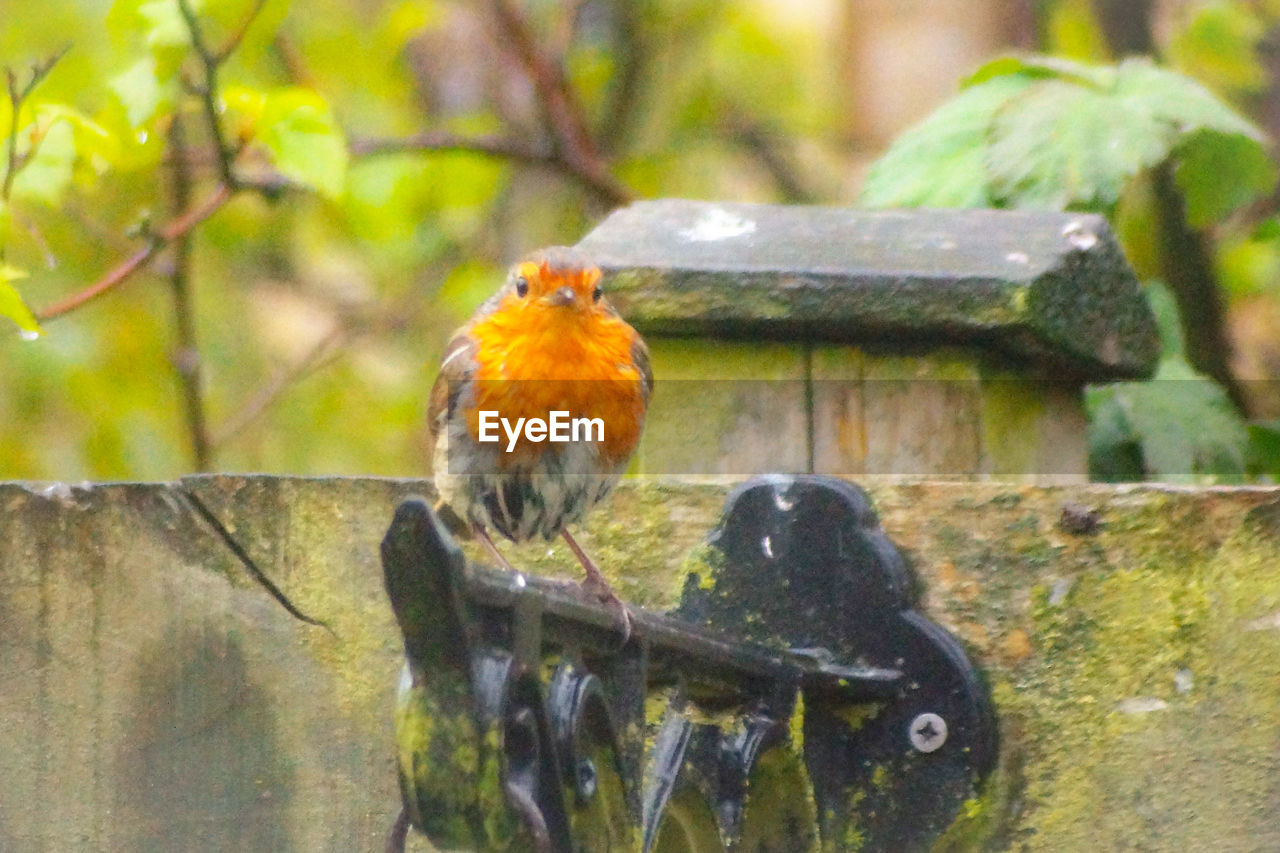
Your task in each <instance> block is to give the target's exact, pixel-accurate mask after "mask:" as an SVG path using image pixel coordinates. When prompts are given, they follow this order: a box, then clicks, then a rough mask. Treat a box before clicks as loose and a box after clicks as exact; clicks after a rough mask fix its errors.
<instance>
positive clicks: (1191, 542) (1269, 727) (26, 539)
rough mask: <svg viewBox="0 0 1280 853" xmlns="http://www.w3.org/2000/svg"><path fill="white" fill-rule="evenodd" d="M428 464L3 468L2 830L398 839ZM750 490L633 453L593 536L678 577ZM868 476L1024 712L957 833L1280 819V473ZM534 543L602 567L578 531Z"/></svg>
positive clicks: (662, 602)
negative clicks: (403, 544) (644, 473)
mask: <svg viewBox="0 0 1280 853" xmlns="http://www.w3.org/2000/svg"><path fill="white" fill-rule="evenodd" d="M423 491H426V486H425V484H424V483H422V482H416V481H407V480H374V479H301V478H273V477H240V476H219V477H209V478H194V479H189V480H185V481H183V482H181V483H177V484H121V485H98V486H94V487H85V488H81V487H67V486H54V487H41V486H34V485H21V484H0V780H3V784H0V850H4V851H6V853H7V851H15V853H27V851H59V853H65V851H171V850H196V849H199V850H218V851H224V850H225V851H265V850H270V851H308V853H311V851H375V850H379V849H380V845H381V842H382V838H383V833H384V831H385V829H386V827H387V826H388V824H389V822H390V820H391V818H392V817H393V815H394V813H395V811H396V807H397V797H398V793H397V791H396V786H395V773H394V767H393V763H392V755H393V749H392V743H391V709H392V696H393V692H394V688H395V683H396V680H397V677H398V670H399V665H400V656H401V650H400V647H399V636H398V634H397V631H396V628H395V625H394V622H393V620H392V617H391V613H390V610H389V607H388V605H387V603H386V601H385V596H384V594H383V591H382V586H381V583H382V582H381V573H380V571H379V566H378V562H377V544H378V541H379V540H380V538H381V536H382V534H383V532H384V529H385V526H386V524H387V522H388V520H389V518H390V515H391V512H392V510H393V508H394V506H395V505H396V503H397V502H398V501H399V500H400V499H401V498H402V497H403V496H405V495H407V494H410V493H414V492H419V493H420V492H423ZM724 493H725V487H723V486H719V485H706V484H703V485H693V484H676V483H667V482H652V481H650V482H633V483H628V484H625V485H624V486H623V487H622V488H621V489H620V491H619V492H618V494H617V495H616V496H615V497H614V498H613V499H612V500H611V502H610V503H609V504H608V505H607V508H605V509H602V510H601V511H599V512H597V513H596V514H595V515H594V516H593V518H592V519H591V524H589V525H588V528H589V529H588V530H587V531H586V532H585V533H584V536H583V540H584V544H585V545H586V546H587V547H588V548H589V549H590V550H592V551H593V553H594V554H595V555H596V556H597V557H598V559H599V560H600V561H601V562H602V564H603V565H604V566H605V568H606V570H607V571H608V572H609V573H610V574H611V575H612V578H613V580H614V582H615V585H616V586H617V587H618V588H619V590H620V592H622V593H623V595H624V596H625V597H627V598H628V599H630V600H632V601H635V602H638V603H641V604H644V605H648V606H658V607H665V606H669V605H670V604H672V603H673V602H674V601H675V598H676V596H677V594H678V590H679V587H680V583H681V580H682V572H681V564H682V560H683V557H684V555H685V553H686V552H687V551H688V549H689V548H690V547H691V546H692V545H693V544H695V543H696V542H697V541H699V540H700V539H701V537H702V536H703V535H704V534H705V532H706V531H707V529H708V528H709V527H710V526H711V525H712V524H713V523H714V521H715V519H716V517H717V515H718V511H719V506H720V503H721V501H722V500H723V496H724ZM871 494H872V497H873V499H874V501H875V503H876V505H877V508H878V510H879V511H880V513H881V516H882V520H883V523H884V525H885V528H886V530H887V532H888V533H889V535H890V537H891V538H892V539H893V540H894V541H895V542H896V543H897V544H898V545H899V546H900V547H901V548H902V549H903V550H904V552H905V554H906V555H907V557H908V559H909V561H910V562H911V564H912V565H913V566H914V568H915V570H916V571H917V572H918V574H919V576H920V580H921V591H922V594H923V601H924V605H925V609H926V610H927V612H928V613H929V614H930V616H931V618H934V619H936V620H938V621H939V622H941V623H942V624H943V625H945V626H947V627H948V628H950V629H951V630H952V631H954V632H955V633H956V634H957V635H958V636H959V637H960V638H961V639H962V640H963V641H964V642H965V643H966V646H967V648H968V649H969V651H970V654H971V656H972V657H973V658H974V659H975V660H976V661H977V662H979V663H980V664H981V665H982V666H983V667H984V668H985V669H986V671H987V674H988V677H989V679H990V682H991V685H992V690H993V693H994V696H995V699H996V702H997V705H998V708H999V712H1000V716H1001V730H1002V751H1001V756H1002V758H1001V766H1000V770H999V771H998V772H997V774H996V776H995V778H994V779H993V780H992V783H991V785H990V786H989V789H988V791H987V793H986V794H985V795H984V796H983V797H982V798H981V799H980V800H979V801H975V802H974V803H973V804H971V808H969V809H967V810H966V812H967V817H966V818H964V819H963V820H962V821H961V822H960V824H959V825H957V827H956V828H955V833H954V837H953V839H952V841H953V846H952V847H951V848H949V849H957V850H979V849H991V850H1001V849H1010V848H1013V849H1026V850H1044V851H1078V850H1085V849H1105V850H1121V849H1143V850H1149V851H1185V850H1202V849H1217V850H1230V851H1253V850H1257V851H1265V850H1275V849H1280V834H1278V833H1280V830H1278V829H1277V824H1276V822H1275V814H1276V809H1277V808H1278V807H1280V800H1278V799H1277V794H1276V790H1277V788H1276V784H1275V780H1276V779H1277V778H1280V714H1277V713H1276V711H1275V709H1276V708H1277V707H1280V572H1276V570H1275V567H1276V565H1277V564H1280V489H1164V488H1160V487H1132V488H1131V487H1104V486H1078V487H1061V488H1047V487H1033V486H1013V485H1007V484H995V483H987V484H914V485H912V484H905V485H889V484H878V485H875V486H873V487H872V488H871ZM1064 506H1072V507H1073V509H1072V512H1070V513H1069V515H1070V518H1071V521H1070V522H1069V523H1068V524H1067V526H1066V527H1064V526H1062V525H1061V523H1060V521H1061V518H1062V512H1063V508H1064ZM199 507H203V508H204V510H206V511H207V513H206V512H202V511H201V509H200V508H199ZM1084 510H1090V511H1093V512H1096V514H1097V516H1096V519H1097V522H1098V526H1097V527H1096V529H1091V525H1092V522H1091V518H1092V516H1089V515H1088V514H1087V513H1085V512H1084ZM210 519H216V522H217V524H216V526H215V524H214V523H213V522H211V520H210ZM218 528H221V530H219V529H218ZM232 542H234V543H235V547H232V545H231V544H230V543H232ZM237 549H238V551H239V552H240V553H237ZM511 555H512V558H513V560H514V561H516V562H517V563H520V564H523V565H527V566H529V568H530V569H531V570H533V571H536V572H539V573H543V574H547V573H558V574H561V575H567V576H575V575H576V569H575V567H574V564H573V562H572V559H571V558H570V557H569V556H568V555H567V554H566V553H564V551H563V549H562V548H561V547H559V546H556V547H554V548H552V549H548V546H546V545H534V546H529V547H527V548H524V549H516V550H513V551H512V552H511ZM246 560H248V561H250V562H251V563H252V564H253V566H255V567H256V568H257V569H258V570H260V571H261V572H262V573H263V574H264V575H266V576H267V577H269V578H270V579H271V580H272V581H273V582H274V583H275V584H277V585H278V586H279V588H280V590H281V591H282V592H283V594H284V595H285V596H286V597H287V599H288V601H290V602H291V603H292V605H294V606H295V607H296V608H297V609H299V610H300V611H302V612H303V613H306V614H309V615H311V616H313V617H316V618H318V619H321V620H324V621H325V622H326V623H328V625H329V628H328V629H326V628H321V627H315V626H312V625H309V624H306V623H305V622H303V621H301V620H299V619H298V618H296V617H295V616H293V615H291V614H290V613H288V612H287V611H286V610H285V608H284V607H283V606H281V604H280V603H279V602H277V601H276V600H275V599H274V598H273V597H272V596H271V595H270V594H269V593H268V591H267V590H266V589H265V588H264V587H263V585H262V584H261V583H259V582H258V581H256V580H254V579H253V577H252V575H251V572H250V571H249V570H248V568H247V566H246V563H245V561H246ZM413 849H416V850H420V851H421V850H425V849H426V847H425V846H424V845H422V844H421V843H418V844H417V846H416V847H415V848H413Z"/></svg>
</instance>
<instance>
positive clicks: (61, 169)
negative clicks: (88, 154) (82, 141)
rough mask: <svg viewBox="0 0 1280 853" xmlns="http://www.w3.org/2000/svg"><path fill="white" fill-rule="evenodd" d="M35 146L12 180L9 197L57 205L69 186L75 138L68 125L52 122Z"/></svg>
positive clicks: (62, 122)
mask: <svg viewBox="0 0 1280 853" xmlns="http://www.w3.org/2000/svg"><path fill="white" fill-rule="evenodd" d="M38 146H39V147H37V148H36V151H35V155H34V156H33V157H31V159H30V160H29V161H27V163H26V164H25V165H24V166H23V167H22V171H20V172H18V176H17V177H16V178H14V180H13V194H12V197H13V198H15V199H24V200H28V201H39V202H44V203H45V204H49V205H56V204H58V203H59V202H60V201H61V200H62V196H63V194H64V193H66V191H67V187H68V186H70V185H71V174H72V169H73V167H74V166H75V159H76V146H75V134H74V132H73V131H72V129H71V123H70V122H68V121H65V120H56V121H54V122H53V123H52V124H51V125H49V128H48V130H46V131H45V133H44V136H43V137H41V138H40V141H39V142H38Z"/></svg>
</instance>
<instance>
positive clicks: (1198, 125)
mask: <svg viewBox="0 0 1280 853" xmlns="http://www.w3.org/2000/svg"><path fill="white" fill-rule="evenodd" d="M1047 8H1048V14H1047V16H1046V21H1045V29H1046V32H1047V39H1046V40H1047V41H1048V43H1049V46H1050V47H1051V48H1054V49H1055V50H1056V52H1057V53H1058V54H1059V55H1058V56H1017V57H1013V56H1011V57H1005V58H1000V59H996V60H993V61H991V62H989V63H987V64H986V65H984V66H983V67H981V68H980V69H978V71H977V72H975V73H974V74H973V75H972V76H971V77H970V78H969V79H968V80H966V81H965V82H964V84H963V86H962V90H961V92H960V93H959V94H958V95H957V96H956V97H955V98H953V99H952V100H950V101H949V102H947V103H946V104H944V105H943V106H942V107H941V108H939V109H938V110H937V111H936V112H934V113H933V114H932V115H931V116H929V117H928V118H926V119H925V120H924V121H923V122H921V123H920V124H918V125H917V126H916V127H914V128H912V129H910V130H908V131H907V132H906V133H904V134H903V135H902V136H901V137H900V138H899V139H898V140H896V141H895V142H894V144H893V145H892V146H891V147H890V148H889V150H888V151H887V152H886V153H885V154H884V156H883V157H882V158H880V159H879V160H878V161H877V162H876V163H875V164H874V165H873V166H872V168H871V170H870V172H869V174H868V176H867V180H866V183H865V185H864V187H863V191H862V201H863V203H864V204H867V205H870V206H875V207H886V206H934V207H954V206H961V207H963V206H983V207H1030V208H1046V209H1054V210H1088V211H1094V212H1098V213H1102V214H1104V215H1106V216H1108V217H1109V218H1110V219H1111V221H1112V224H1113V226H1114V227H1115V229H1116V231H1117V235H1118V236H1119V238H1120V240H1121V242H1122V243H1123V244H1124V246H1125V250H1126V253H1127V254H1128V256H1129V258H1130V260H1131V261H1132V262H1133V264H1134V266H1135V268H1136V269H1137V270H1138V272H1139V274H1140V275H1142V276H1143V277H1144V278H1146V279H1147V289H1148V293H1149V295H1150V297H1151V301H1152V305H1153V308H1154V309H1155V312H1156V315H1157V318H1158V319H1159V321H1160V327H1161V337H1162V341H1163V344H1164V351H1163V357H1162V359H1161V363H1160V367H1159V370H1158V372H1157V374H1156V376H1155V379H1154V381H1152V382H1142V383H1117V384H1114V385H1109V386H1101V387H1095V388H1091V389H1089V390H1088V392H1087V394H1086V403H1087V407H1088V410H1089V415H1090V435H1089V444H1090V471H1091V475H1092V477H1093V478H1095V479H1102V480H1141V479H1148V478H1150V479H1163V480H1179V479H1188V478H1190V479H1208V480H1212V481H1239V480H1243V479H1248V478H1256V477H1261V478H1264V479H1273V478H1274V477H1275V476H1276V472H1277V471H1278V470H1280V455H1277V454H1280V439H1277V436H1278V435H1280V433H1278V432H1277V430H1276V424H1275V422H1272V421H1265V420H1258V421H1255V422H1252V423H1250V422H1248V421H1247V414H1248V413H1247V411H1242V409H1245V407H1246V406H1248V405H1249V404H1254V405H1257V404H1258V403H1259V400H1258V399H1245V394H1244V392H1243V391H1241V390H1240V389H1241V383H1238V381H1237V380H1238V377H1236V376H1234V375H1233V373H1232V370H1233V368H1232V367H1231V365H1230V364H1229V358H1228V357H1227V354H1226V353H1225V352H1223V351H1222V350H1225V349H1226V347H1227V346H1229V343H1228V342H1229V339H1230V335H1229V333H1228V330H1227V329H1225V328H1221V327H1218V326H1216V325H1215V326H1214V327H1213V328H1209V329H1207V330H1206V329H1204V328H1203V324H1206V323H1208V324H1211V325H1212V324H1218V323H1220V322H1222V321H1220V320H1219V319H1218V317H1217V316H1216V314H1214V312H1213V311H1210V310H1206V311H1205V312H1204V313H1205V315H1206V316H1200V314H1199V308H1200V307H1201V306H1209V308H1213V306H1215V305H1216V304H1218V302H1219V301H1220V299H1221V296H1220V293H1219V292H1220V291H1225V295H1226V297H1227V298H1228V299H1230V298H1232V297H1240V296H1249V295H1259V294H1262V295H1266V296H1267V297H1268V298H1270V299H1273V300H1274V299H1276V298H1277V297H1280V279H1278V277H1277V274H1278V273H1280V225H1278V224H1277V219H1276V216H1275V215H1274V206H1275V202H1274V200H1273V199H1272V197H1271V195H1270V194H1271V193H1272V192H1273V191H1274V190H1275V187H1276V180H1277V169H1276V165H1275V163H1274V161H1273V155H1272V148H1271V141H1270V140H1269V139H1268V138H1267V136H1266V135H1265V134H1264V133H1263V132H1262V131H1261V130H1260V129H1259V128H1258V127H1257V126H1256V125H1255V124H1254V123H1253V122H1251V121H1249V120H1247V119H1246V118H1244V117H1243V116H1242V114H1241V112H1240V109H1241V108H1245V107H1250V106H1252V107H1254V108H1257V109H1260V107H1259V105H1258V102H1257V97H1258V96H1259V94H1260V93H1261V92H1262V90H1263V89H1264V87H1265V86H1266V85H1267V84H1268V83H1270V85H1273V86H1275V85H1280V82H1278V81H1276V80H1274V79H1269V77H1268V73H1267V67H1266V62H1267V61H1268V60H1267V52H1266V51H1267V48H1266V46H1265V44H1264V38H1265V37H1266V35H1267V34H1268V33H1269V32H1273V31H1274V32H1280V4H1276V3H1216V2H1211V3H1201V4H1189V7H1188V13H1187V16H1186V17H1185V18H1184V19H1182V20H1181V21H1180V24H1181V25H1180V26H1179V27H1178V28H1176V29H1175V31H1174V32H1173V35H1172V37H1171V39H1170V44H1169V45H1168V47H1167V50H1166V51H1165V52H1166V53H1167V58H1168V61H1169V62H1170V63H1171V64H1172V65H1173V66H1174V68H1169V67H1163V66H1161V65H1159V64H1157V63H1156V62H1154V61H1153V60H1152V59H1151V58H1149V57H1140V58H1128V59H1125V60H1123V61H1121V62H1116V63H1106V60H1107V59H1108V58H1109V57H1108V47H1107V42H1106V39H1105V37H1104V35H1103V33H1102V30H1101V27H1100V25H1099V22H1098V20H1097V19H1096V18H1095V11H1096V9H1095V6H1094V4H1092V3H1090V2H1087V0H1059V2H1056V3H1051V4H1048V7H1047ZM1134 14H1138V13H1137V12H1135V13H1134ZM1175 69H1178V70H1175ZM1191 75H1195V76H1194V77H1193V76H1191ZM1196 78H1199V79H1196ZM1170 178H1171V180H1169V179H1170ZM1161 180H1165V181H1166V184H1171V186H1169V187H1168V189H1167V191H1165V194H1164V195H1163V196H1162V194H1161V193H1162V190H1161V188H1160V187H1161V185H1160V181H1161ZM1170 194H1173V195H1170ZM1171 200H1172V201H1171ZM1170 235H1172V236H1170ZM1206 246H1207V248H1205V249H1203V251H1202V247H1206ZM1205 253H1207V254H1208V255H1209V261H1208V268H1207V269H1203V270H1200V269H1198V268H1197V267H1198V265H1199V266H1205V261H1204V260H1203V259H1202V255H1203V254H1205ZM1186 270H1192V272H1191V273H1189V274H1188V273H1186ZM1162 272H1166V273H1169V274H1171V275H1179V276H1180V277H1181V279H1182V280H1181V281H1180V284H1181V285H1182V286H1183V292H1182V293H1180V294H1179V297H1178V298H1175V296H1173V295H1171V293H1170V291H1169V289H1167V288H1166V286H1165V285H1164V284H1163V283H1162V282H1161V281H1159V278H1160V277H1161V273H1162ZM1197 288H1199V291H1198V292H1197ZM1180 312H1181V315H1180ZM1198 324H1200V325H1198ZM1188 329H1191V330H1192V331H1195V332H1196V333H1197V334H1199V335H1200V341H1201V351H1200V352H1199V353H1193V352H1191V351H1190V348H1189V346H1188V344H1187V341H1186V330H1188ZM1204 341H1208V345H1207V346H1206V345H1205V343H1204ZM1205 350H1210V352H1208V353H1207V354H1206V353H1205ZM1213 350H1216V352H1214V351H1213ZM1197 363H1203V364H1205V365H1207V366H1206V368H1205V369H1206V370H1209V369H1211V368H1214V369H1217V371H1218V372H1217V373H1215V374H1214V375H1215V377H1216V378H1217V379H1218V381H1219V382H1223V385H1219V384H1216V383H1215V382H1214V381H1212V380H1210V379H1209V378H1208V377H1206V376H1205V375H1204V374H1202V373H1200V372H1198V371H1197V369H1195V368H1194V367H1192V364H1197ZM1253 386H1254V387H1253V388H1252V389H1251V390H1253V391H1255V392H1258V394H1257V396H1258V397H1261V398H1263V399H1262V401H1261V402H1262V404H1263V405H1266V404H1268V403H1270V404H1271V405H1274V403H1275V402H1276V400H1277V398H1278V397H1280V395H1277V394H1276V388H1275V383H1274V382H1270V383H1262V382H1258V383H1253ZM1263 386H1267V387H1263ZM1232 394H1235V395H1236V397H1237V399H1233V398H1232Z"/></svg>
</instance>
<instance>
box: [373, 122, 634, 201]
mask: <svg viewBox="0 0 1280 853" xmlns="http://www.w3.org/2000/svg"><path fill="white" fill-rule="evenodd" d="M350 150H351V155H352V156H353V157H376V156H379V155H386V154H400V153H405V152H414V151H425V152H443V151H466V152H470V153H472V154H482V155H484V156H486V157H497V158H500V159H504V160H512V161H515V162H517V163H523V164H525V165H530V166H541V167H543V168H549V169H552V170H554V171H556V172H559V173H561V174H563V175H565V176H567V177H570V178H572V179H574V180H575V181H577V182H578V183H579V184H581V185H582V186H584V187H586V188H587V189H588V190H590V191H591V192H593V193H594V194H595V195H596V196H598V197H599V198H600V200H601V201H603V202H604V203H605V204H607V205H608V206H610V207H617V206H618V205H622V204H626V203H627V202H629V201H631V200H632V198H634V193H632V191H631V190H630V189H629V188H628V187H627V186H626V185H624V184H623V183H622V182H621V181H619V180H618V179H617V178H615V177H613V175H611V174H609V173H608V172H607V171H603V172H601V171H591V170H584V169H582V168H581V164H580V163H576V162H573V161H571V160H568V159H566V158H565V157H564V156H563V155H561V154H559V153H557V152H555V151H550V150H547V149H544V148H536V147H534V146H532V145H529V144H528V143H526V142H522V141H520V140H518V139H507V138H504V137H499V136H459V135H457V134H454V133H450V132H448V131H427V132H425V133H417V134H414V135H412V136H406V137H402V138H398V139H355V140H352V142H351V146H350Z"/></svg>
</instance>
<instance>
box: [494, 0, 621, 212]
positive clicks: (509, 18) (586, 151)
mask: <svg viewBox="0 0 1280 853" xmlns="http://www.w3.org/2000/svg"><path fill="white" fill-rule="evenodd" d="M490 6H491V7H492V9H493V13H494V17H495V18H497V21H498V24H499V26H500V27H501V28H502V34H503V38H502V44H503V45H504V46H509V49H510V50H511V52H512V53H513V54H514V55H515V57H516V58H517V59H518V60H519V61H520V64H521V65H523V66H524V69H525V73H526V74H528V76H529V80H530V82H532V84H533V87H534V90H535V91H536V92H537V93H538V100H539V102H540V104H541V106H542V109H543V113H544V116H545V120H546V126H547V127H546V129H547V132H548V133H549V134H550V135H551V137H552V138H553V139H554V140H555V141H556V146H557V149H558V150H557V152H556V153H557V155H558V161H559V162H558V163H556V164H555V165H557V166H558V167H560V169H561V171H564V172H566V173H568V174H572V175H573V176H574V177H575V178H577V179H578V180H579V181H580V182H582V183H583V184H585V185H586V186H588V187H591V188H592V189H593V190H594V191H595V192H596V193H597V194H598V195H599V196H600V198H601V199H603V200H604V201H605V202H606V203H608V204H609V205H610V206H616V205H619V204H622V203H625V202H626V201H628V200H630V198H631V197H632V193H631V191H630V190H629V189H627V188H626V187H625V186H624V185H623V184H622V183H621V182H620V181H619V180H618V179H617V178H616V177H614V176H613V174H612V173H611V172H610V171H609V167H608V164H607V163H606V162H605V160H604V158H602V157H601V156H600V148H599V146H597V145H596V142H595V140H594V139H593V138H592V136H591V132H590V131H589V130H588V129H587V118H586V112H585V111H584V110H583V108H582V104H581V102H580V101H579V100H578V96H577V93H576V92H575V91H574V89H573V87H572V86H571V85H569V79H568V77H566V76H565V73H564V68H563V66H562V64H561V63H560V62H559V61H558V60H556V61H552V60H551V59H550V58H549V57H548V56H547V55H546V54H545V53H544V52H543V51H541V50H540V49H539V48H538V37H537V35H536V34H535V33H534V32H533V27H532V26H531V25H530V23H529V19H528V17H527V16H526V15H525V14H524V10H523V9H521V8H520V6H519V5H518V3H516V2H515V0H490Z"/></svg>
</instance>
